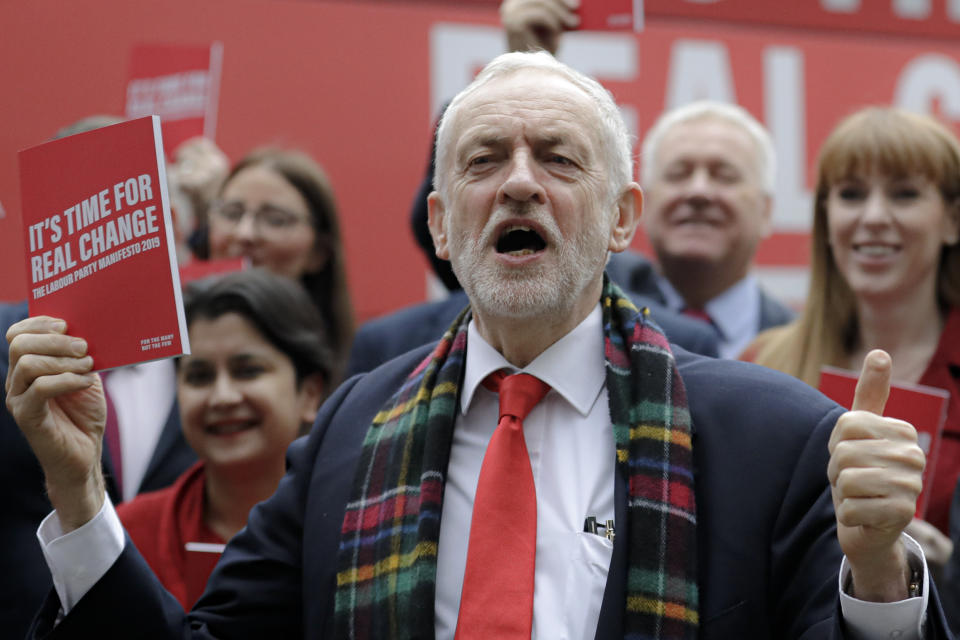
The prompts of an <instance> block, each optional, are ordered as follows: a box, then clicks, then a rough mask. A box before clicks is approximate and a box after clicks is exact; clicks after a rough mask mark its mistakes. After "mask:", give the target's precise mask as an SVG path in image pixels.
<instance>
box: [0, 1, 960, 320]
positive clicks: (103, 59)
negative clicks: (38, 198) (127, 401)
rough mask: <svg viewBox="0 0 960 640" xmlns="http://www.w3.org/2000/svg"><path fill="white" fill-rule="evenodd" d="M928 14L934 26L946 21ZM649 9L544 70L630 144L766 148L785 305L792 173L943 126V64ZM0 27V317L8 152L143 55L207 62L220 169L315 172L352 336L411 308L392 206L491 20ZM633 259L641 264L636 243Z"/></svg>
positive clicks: (267, 15)
mask: <svg viewBox="0 0 960 640" xmlns="http://www.w3.org/2000/svg"><path fill="white" fill-rule="evenodd" d="M937 1H939V4H937ZM937 1H934V8H933V10H934V11H946V6H947V5H946V4H944V1H943V0H937ZM665 4H667V3H666V2H658V1H652V0H647V1H646V10H647V20H646V27H645V30H644V31H643V32H642V33H640V34H633V33H627V32H622V33H605V34H599V33H575V34H570V35H569V36H567V37H566V38H565V40H564V42H563V45H562V49H561V52H560V57H561V58H562V59H564V60H565V61H567V62H569V63H571V64H573V65H574V66H576V67H578V68H580V69H581V70H583V71H586V72H588V73H591V74H593V75H595V76H596V77H598V78H599V79H600V80H601V81H602V82H604V84H605V85H606V86H607V87H609V88H610V89H611V90H612V91H613V93H614V95H615V96H616V98H617V100H618V102H619V103H620V104H621V106H622V107H623V109H624V113H625V115H626V117H627V119H628V121H629V123H630V126H631V127H632V128H633V130H634V132H635V133H636V134H637V135H638V136H642V135H643V133H644V132H645V131H646V129H647V128H648V127H649V126H650V124H651V123H652V121H653V119H654V118H655V117H656V116H657V114H659V113H660V112H661V111H662V110H663V109H664V108H666V107H671V106H674V105H677V104H680V103H682V102H686V101H688V100H691V99H695V98H704V97H710V98H716V99H722V100H729V101H736V102H739V103H740V104H742V105H743V106H744V107H746V108H747V109H748V110H749V111H750V112H751V113H753V114H754V115H756V116H757V117H758V118H759V119H760V120H761V121H762V122H764V123H765V124H766V125H767V126H768V127H769V128H770V129H771V131H772V133H773V136H774V140H775V143H776V147H777V152H778V166H779V172H778V182H777V189H776V196H777V204H776V213H775V233H774V235H773V237H771V238H770V239H768V240H767V241H766V242H765V244H764V245H763V246H762V247H761V250H760V253H759V255H758V263H759V266H760V275H761V277H762V278H763V279H764V281H765V282H766V283H767V284H768V286H770V287H771V288H773V289H774V290H775V292H776V293H779V294H780V295H781V296H782V297H785V298H787V299H789V300H792V301H794V302H799V301H800V300H801V299H802V296H803V293H804V291H805V277H806V269H805V265H806V261H807V257H806V256H807V252H808V247H807V242H808V239H807V231H808V229H809V225H810V201H809V188H810V183H811V178H810V172H811V167H812V165H813V163H814V161H815V158H816V150H817V148H818V147H819V145H820V143H821V142H822V140H823V138H824V136H825V135H826V134H827V133H828V131H829V130H830V129H831V127H833V125H834V124H835V123H836V121H837V120H838V119H839V118H841V117H842V116H844V115H846V114H848V113H849V112H851V111H853V110H854V109H856V108H858V107H860V106H862V105H865V104H872V103H894V104H900V105H903V106H907V107H909V108H912V109H916V110H921V111H933V112H935V113H937V114H938V115H939V116H941V117H942V118H944V119H945V120H946V121H947V122H948V123H949V124H950V125H951V126H954V127H955V126H956V125H957V123H958V122H960V45H958V44H954V43H952V42H948V41H941V40H932V39H929V38H925V39H921V38H912V37H899V38H891V37H889V36H887V35H871V34H870V33H866V32H864V33H862V34H859V35H858V36H857V37H850V36H849V34H847V33H843V32H837V31H833V30H829V29H827V30H824V29H817V30H806V29H797V28H781V27H776V26H770V27H758V26H745V24H744V23H741V24H739V25H738V24H733V23H731V22H710V21H708V20H707V19H706V18H707V16H708V15H711V16H720V17H723V18H725V19H727V20H731V21H732V20H739V19H740V18H738V16H740V17H742V18H743V21H746V17H745V16H742V15H741V14H739V13H737V12H736V11H734V8H737V11H740V10H745V9H744V8H745V7H747V5H749V6H752V7H761V6H765V5H766V3H762V2H760V1H759V0H757V1H756V2H747V1H746V0H741V1H740V2H736V1H735V0H717V1H716V2H712V3H700V5H697V4H696V3H689V2H670V3H669V4H671V5H676V6H677V7H686V9H689V10H690V11H693V10H694V9H696V10H697V11H700V10H701V9H697V7H698V6H701V7H702V10H703V11H707V10H708V9H711V10H713V11H714V13H713V14H706V13H705V14H703V16H702V17H704V20H700V21H690V20H676V19H674V17H671V16H675V15H676V14H677V13H678V12H679V9H678V10H677V11H674V12H673V13H672V14H671V16H665V15H663V13H664V12H663V11H660V10H659V9H658V7H660V6H662V5H665ZM770 4H771V5H776V6H778V7H782V5H783V3H770ZM794 4H796V5H798V6H803V7H808V5H809V7H808V9H809V11H810V12H811V13H809V15H807V14H805V15H807V17H806V18H804V17H802V16H801V17H795V18H791V20H796V22H794V23H790V24H803V25H806V24H808V23H809V24H811V25H812V26H820V25H819V24H818V23H816V22H811V20H812V18H811V16H813V15H820V14H819V13H818V12H820V11H821V9H820V8H817V7H822V6H825V5H828V4H829V5H831V6H839V5H840V4H842V2H841V0H834V2H832V3H830V2H822V3H815V2H812V3H807V2H802V3H794ZM846 4H849V5H852V4H857V3H850V2H847V3H846ZM867 4H868V3H866V2H864V3H862V5H863V8H862V11H863V12H864V14H863V16H862V17H864V19H866V18H865V16H867V13H866V12H867V11H868V9H867V6H866V5H867ZM879 4H880V5H883V6H884V7H885V6H887V3H885V2H881V3H879ZM906 4H908V3H906V2H900V3H897V6H902V5H906ZM687 5H689V7H687ZM858 6H860V5H859V4H858ZM870 6H874V5H873V4H872V3H871V4H870ZM811 7H813V8H811ZM937 7H940V8H939V9H938V8H937ZM814 8H816V11H815V10H814ZM757 11H759V9H757ZM869 11H874V9H870V10H869ZM724 12H725V13H724ZM828 13H829V15H835V13H836V12H833V13H831V12H828ZM697 15H699V14H697ZM791 15H792V14H791ZM844 15H846V14H844ZM870 15H872V14H870ZM690 17H696V16H695V15H694V14H693V13H691V14H690ZM0 21H2V24H3V25H4V33H5V37H4V38H3V39H0V59H3V60H4V61H5V64H3V65H0V86H2V87H3V89H4V90H3V91H2V93H0V95H2V96H3V97H2V98H0V118H2V119H3V122H5V123H6V126H4V127H0V203H2V205H0V206H2V207H3V209H5V211H6V217H4V218H2V219H0V241H2V243H3V246H0V268H2V269H3V273H4V277H3V278H2V279H0V299H17V298H22V297H24V295H25V293H24V291H25V289H24V282H25V278H24V276H23V258H22V256H21V255H19V254H17V251H18V250H19V243H18V242H10V241H9V240H10V239H18V238H20V237H21V235H20V231H19V229H18V228H16V226H17V225H16V218H17V217H18V215H19V207H20V203H19V193H18V189H17V184H18V179H17V168H16V152H17V151H18V150H19V149H23V148H26V147H29V146H32V145H35V144H38V143H40V142H42V141H44V140H46V139H48V138H49V137H50V136H51V135H52V134H53V132H55V131H56V130H57V129H58V128H60V127H62V126H63V125H65V124H67V123H70V122H72V121H74V120H77V119H79V118H80V117H83V116H86V115H90V114H93V113H115V114H122V113H123V111H124V105H125V100H126V83H127V80H128V72H129V59H130V55H131V51H132V50H133V48H134V47H135V46H137V45H140V44H142V43H146V42H152V43H169V44H174V45H200V46H209V43H211V42H220V43H222V45H223V63H222V79H221V85H220V99H219V110H218V115H217V143H218V144H219V145H220V146H221V147H222V148H223V149H224V151H225V152H226V153H227V155H228V156H229V157H230V158H231V159H233V160H236V159H237V158H239V157H240V156H241V155H243V154H244V153H245V152H246V151H248V150H250V149H251V148H253V147H256V146H259V145H264V144H273V145H280V146H292V147H298V148H301V149H303V150H305V151H307V152H308V153H310V154H312V155H313V156H314V157H316V158H317V160H318V161H319V162H320V163H321V164H323V166H324V167H325V168H326V170H327V172H328V173H329V175H330V178H331V181H332V183H333V186H334V188H335V190H336V193H337V198H338V203H339V206H340V212H341V216H342V219H343V230H344V238H345V242H346V249H347V257H348V265H347V266H348V270H349V279H350V286H351V289H352V292H353V297H354V302H355V306H356V312H357V316H358V318H359V319H361V320H362V319H365V318H368V317H371V316H373V315H377V314H381V313H385V312H387V311H389V310H392V309H395V308H397V307H399V306H402V305H405V304H409V303H412V302H416V301H420V300H423V299H424V298H425V296H426V292H427V288H426V275H425V274H426V273H427V269H428V267H427V265H426V261H425V260H424V258H423V256H422V254H421V253H420V251H419V249H418V248H417V247H416V245H415V243H414V241H413V239H412V235H411V233H410V230H409V222H408V216H409V210H410V202H411V198H412V196H413V194H414V193H415V192H416V190H417V187H418V185H419V183H420V180H421V179H422V176H423V173H424V169H425V166H426V163H427V159H428V155H429V145H430V141H431V135H432V127H433V122H434V119H435V117H436V113H437V110H438V108H439V106H440V105H441V104H442V103H443V102H444V101H445V100H447V99H449V98H450V97H451V96H452V95H453V94H454V93H455V92H456V91H457V90H458V89H459V88H461V87H462V86H463V85H464V84H465V83H466V82H467V81H468V80H469V78H470V77H471V74H472V73H474V72H475V71H476V70H477V69H478V68H479V67H480V66H482V65H483V63H484V62H486V61H487V60H489V59H490V58H491V57H493V56H494V55H496V54H497V53H499V52H501V51H503V48H504V46H505V42H504V38H503V35H502V33H501V32H500V30H499V29H498V26H497V25H498V16H497V12H496V6H495V5H483V6H478V5H477V4H476V3H467V4H466V5H465V6H459V7H453V8H452V7H450V6H449V4H447V3H443V4H438V3H435V2H424V3H400V2H359V3H348V2H279V1H277V2H250V1H246V0H206V1H205V2H185V1H183V0H167V1H164V2H159V1H154V0H151V1H146V0H124V1H122V2H121V1H119V0H74V1H72V2H69V3H62V2H55V1H53V0H36V1H34V2H31V3H4V5H3V7H2V8H0ZM780 22H781V23H783V24H786V22H784V20H781V21H780ZM788 22H789V21H788ZM891 24H893V23H891ZM897 24H899V23H897ZM951 25H953V23H952V22H949V23H948V24H947V25H946V26H947V27H949V28H951V29H952V28H954V27H953V26H951ZM945 28H946V27H945ZM900 31H902V32H903V33H912V32H913V31H911V30H910V29H907V28H904V29H900ZM78 34H83V36H82V37H78ZM635 245H636V246H637V247H639V248H644V247H646V244H645V241H644V239H643V237H642V234H641V237H639V238H638V239H637V240H636V242H635Z"/></svg>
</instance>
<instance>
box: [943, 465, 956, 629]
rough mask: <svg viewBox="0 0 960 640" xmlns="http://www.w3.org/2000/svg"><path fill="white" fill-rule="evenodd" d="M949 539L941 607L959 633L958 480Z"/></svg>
mask: <svg viewBox="0 0 960 640" xmlns="http://www.w3.org/2000/svg"><path fill="white" fill-rule="evenodd" d="M950 540H952V541H953V554H952V555H951V556H950V560H949V561H948V562H947V567H946V569H945V570H944V572H943V608H944V609H946V611H947V619H948V620H949V621H950V624H951V625H953V630H954V632H955V633H957V634H960V482H958V483H957V489H956V490H955V491H954V492H953V503H952V504H951V505H950Z"/></svg>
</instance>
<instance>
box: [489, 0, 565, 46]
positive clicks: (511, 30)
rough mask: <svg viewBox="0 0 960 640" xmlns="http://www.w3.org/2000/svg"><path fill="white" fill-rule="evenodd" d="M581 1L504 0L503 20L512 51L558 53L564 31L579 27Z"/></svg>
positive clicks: (501, 9) (501, 11)
mask: <svg viewBox="0 0 960 640" xmlns="http://www.w3.org/2000/svg"><path fill="white" fill-rule="evenodd" d="M578 6H580V2H579V0H504V1H503V3H502V4H501V5H500V22H501V23H503V28H504V29H505V30H506V32H507V46H508V47H509V48H510V51H531V50H536V49H544V50H546V51H549V52H550V53H551V54H553V55H556V53H557V47H558V46H559V45H560V34H562V33H563V32H564V31H566V30H567V29H573V28H576V26H577V25H578V24H580V17H579V16H578V15H577V14H576V13H574V11H573V10H574V9H576V8H577V7H578Z"/></svg>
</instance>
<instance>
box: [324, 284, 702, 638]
mask: <svg viewBox="0 0 960 640" xmlns="http://www.w3.org/2000/svg"><path fill="white" fill-rule="evenodd" d="M602 307H603V326H604V345H605V352H606V360H607V366H606V371H607V374H606V378H607V379H606V387H607V392H608V395H609V404H610V419H611V422H612V424H613V430H614V435H615V440H616V445H617V467H618V471H619V472H620V473H622V474H623V475H624V477H626V478H628V479H629V491H628V504H627V519H628V522H627V526H622V525H621V526H618V527H617V534H618V540H620V541H622V540H623V538H621V536H625V537H626V538H627V540H626V542H627V544H628V545H629V546H628V549H627V560H628V574H627V594H626V602H625V616H624V626H625V630H624V637H625V638H627V639H631V640H648V639H654V638H664V639H666V638H670V639H674V638H677V639H679V638H695V637H696V636H697V627H698V616H697V565H696V545H697V541H696V512H695V507H694V493H693V462H692V449H691V431H690V414H689V411H688V409H687V401H686V392H685V391H684V387H683V382H682V381H681V379H680V376H679V374H678V372H677V368H676V365H675V363H674V360H673V354H672V353H671V352H670V348H669V346H668V343H667V339H666V338H665V337H664V335H663V333H662V332H661V331H660V329H659V328H658V327H656V325H654V324H653V323H652V322H650V321H649V320H648V319H647V314H646V312H645V311H644V312H640V311H638V310H637V308H636V307H635V306H634V305H633V303H632V302H630V300H629V299H627V298H626V297H625V296H624V295H623V294H622V292H621V291H620V290H619V289H618V288H617V286H616V285H614V284H613V283H611V282H609V281H608V279H607V278H606V276H604V290H603V296H602ZM469 318H470V315H469V310H466V311H464V312H463V313H462V314H461V315H460V317H458V318H457V320H456V321H455V322H454V324H453V325H452V326H451V327H450V329H448V330H447V332H446V334H445V335H444V336H443V338H442V339H441V340H440V343H439V344H438V345H437V347H436V349H434V351H433V352H432V353H431V354H430V356H428V357H427V359H426V360H424V361H423V362H422V363H421V364H420V365H419V366H418V367H417V368H416V370H414V371H413V373H412V374H410V377H409V378H408V379H407V380H406V381H405V382H404V384H403V385H402V386H401V388H400V389H399V390H398V391H397V392H396V393H395V394H394V395H393V397H392V398H391V399H390V400H389V401H387V403H386V405H385V406H384V407H383V409H381V411H380V412H379V413H378V414H377V415H376V417H374V419H373V423H372V424H371V425H370V428H369V430H368V432H367V435H366V439H365V440H364V443H363V451H362V452H361V456H360V460H359V462H358V465H357V474H356V477H355V479H354V486H353V490H352V493H351V498H350V501H349V502H348V504H347V506H346V514H345V516H344V520H343V529H342V532H341V538H340V550H339V567H338V573H337V589H336V596H335V625H336V633H335V637H337V638H363V639H371V640H374V639H375V640H380V639H387V638H389V639H400V638H405V639H406V638H423V639H429V638H433V637H434V611H433V606H434V595H435V581H436V570H437V540H438V539H439V532H440V512H441V505H442V500H443V483H444V478H445V474H446V471H447V464H448V461H449V457H450V443H451V441H452V436H453V423H454V419H455V416H456V413H457V410H458V407H459V404H458V398H459V391H460V384H461V380H462V373H463V364H464V358H465V355H466V343H467V324H468V321H469Z"/></svg>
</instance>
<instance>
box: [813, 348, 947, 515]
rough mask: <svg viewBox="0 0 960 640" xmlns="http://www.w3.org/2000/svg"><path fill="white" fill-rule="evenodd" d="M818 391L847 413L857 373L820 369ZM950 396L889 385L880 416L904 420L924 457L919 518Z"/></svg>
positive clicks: (932, 389)
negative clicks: (917, 441)
mask: <svg viewBox="0 0 960 640" xmlns="http://www.w3.org/2000/svg"><path fill="white" fill-rule="evenodd" d="M819 388H820V391H821V392H823V394H824V395H826V396H827V397H829V398H830V399H831V400H833V401H834V402H836V403H837V404H840V405H843V406H844V407H846V408H847V409H849V408H850V407H851V406H852V405H853V394H854V392H855V391H856V388H857V373H856V372H854V371H848V370H846V369H837V368H835V367H823V369H822V370H821V372H820V387H819ZM949 399H950V394H949V392H947V391H944V390H943V389H937V388H935V387H928V386H924V385H918V384H911V385H908V384H896V383H895V384H891V385H890V396H889V397H888V398H887V404H886V406H885V408H884V410H883V415H885V416H887V417H890V418H897V419H898V420H905V421H906V422H909V423H910V424H912V425H913V426H914V428H915V429H916V430H917V437H918V440H919V444H920V447H921V448H922V449H923V452H924V453H925V454H927V466H926V467H925V468H924V470H923V492H922V493H921V494H920V498H919V499H918V500H917V513H916V516H917V517H918V518H921V519H923V518H924V517H925V516H926V513H927V502H928V501H929V498H930V491H929V489H930V479H931V478H932V477H933V470H934V468H935V467H936V466H937V457H938V456H939V455H940V440H941V438H942V437H943V425H944V422H946V420H947V401H948V400H949Z"/></svg>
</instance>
